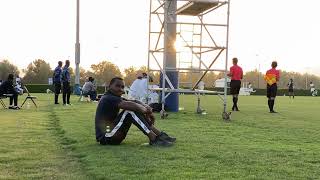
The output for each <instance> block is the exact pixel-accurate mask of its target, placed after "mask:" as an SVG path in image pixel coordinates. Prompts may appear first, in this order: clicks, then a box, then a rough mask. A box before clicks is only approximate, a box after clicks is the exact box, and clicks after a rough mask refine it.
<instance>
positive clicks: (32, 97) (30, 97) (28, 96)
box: [20, 86, 38, 108]
mask: <svg viewBox="0 0 320 180" xmlns="http://www.w3.org/2000/svg"><path fill="white" fill-rule="evenodd" d="M24 90H25V91H26V92H27V94H28V95H27V97H26V99H25V100H24V101H23V103H22V105H21V106H20V108H22V106H23V105H24V103H25V102H26V101H27V100H28V99H30V100H31V101H32V102H33V104H34V105H35V106H36V108H38V106H37V104H36V102H34V100H33V99H37V97H36V96H31V95H30V93H29V90H28V88H27V86H24Z"/></svg>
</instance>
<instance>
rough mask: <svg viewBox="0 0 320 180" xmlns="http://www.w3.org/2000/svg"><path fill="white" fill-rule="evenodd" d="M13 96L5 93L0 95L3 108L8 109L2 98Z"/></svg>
mask: <svg viewBox="0 0 320 180" xmlns="http://www.w3.org/2000/svg"><path fill="white" fill-rule="evenodd" d="M11 96H13V95H12V94H3V95H1V96H0V104H1V105H2V107H3V108H5V109H7V106H6V104H5V103H4V102H3V101H2V99H6V98H8V97H11Z"/></svg>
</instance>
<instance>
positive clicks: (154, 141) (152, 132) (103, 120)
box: [95, 77, 176, 146]
mask: <svg viewBox="0 0 320 180" xmlns="http://www.w3.org/2000/svg"><path fill="white" fill-rule="evenodd" d="M123 93H124V81H123V79H122V78H119V77H115V78H113V79H112V80H111V81H110V84H109V89H108V91H107V92H106V94H105V95H104V96H103V97H102V98H101V100H100V101H99V104H98V107H97V111H96V118H95V129H96V140H97V141H98V142H100V144H102V145H106V144H110V145H118V144H120V143H121V142H122V141H123V140H124V139H125V137H126V135H127V133H128V131H129V129H130V126H131V124H132V123H133V124H134V125H135V126H137V127H138V128H139V129H140V130H141V131H142V132H143V133H144V134H145V135H146V136H148V138H149V144H150V145H153V146H170V145H172V144H173V142H175V140H176V138H173V137H170V136H169V135H167V134H166V133H165V132H161V131H159V130H158V129H156V128H155V127H154V121H155V117H154V115H153V114H152V109H151V108H150V106H148V105H146V104H143V103H141V102H139V101H135V100H126V99H124V98H122V97H121V95H122V94H123ZM120 109H123V111H122V112H121V113H120V114H119V111H120Z"/></svg>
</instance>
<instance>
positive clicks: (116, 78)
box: [109, 77, 123, 86]
mask: <svg viewBox="0 0 320 180" xmlns="http://www.w3.org/2000/svg"><path fill="white" fill-rule="evenodd" d="M117 80H120V81H123V79H122V78H121V77H114V78H112V79H111V81H110V83H109V86H110V85H112V84H113V83H115V82H116V81H117Z"/></svg>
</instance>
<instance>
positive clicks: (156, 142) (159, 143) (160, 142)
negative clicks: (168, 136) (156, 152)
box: [149, 136, 173, 147]
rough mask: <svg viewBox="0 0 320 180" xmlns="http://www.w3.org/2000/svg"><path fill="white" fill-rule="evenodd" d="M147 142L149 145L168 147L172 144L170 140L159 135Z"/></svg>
mask: <svg viewBox="0 0 320 180" xmlns="http://www.w3.org/2000/svg"><path fill="white" fill-rule="evenodd" d="M149 144H150V145H151V146H162V147H169V146H172V145H173V144H172V143H171V142H168V141H166V140H163V139H161V138H160V136H157V137H156V139H155V140H154V141H150V142H149Z"/></svg>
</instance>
